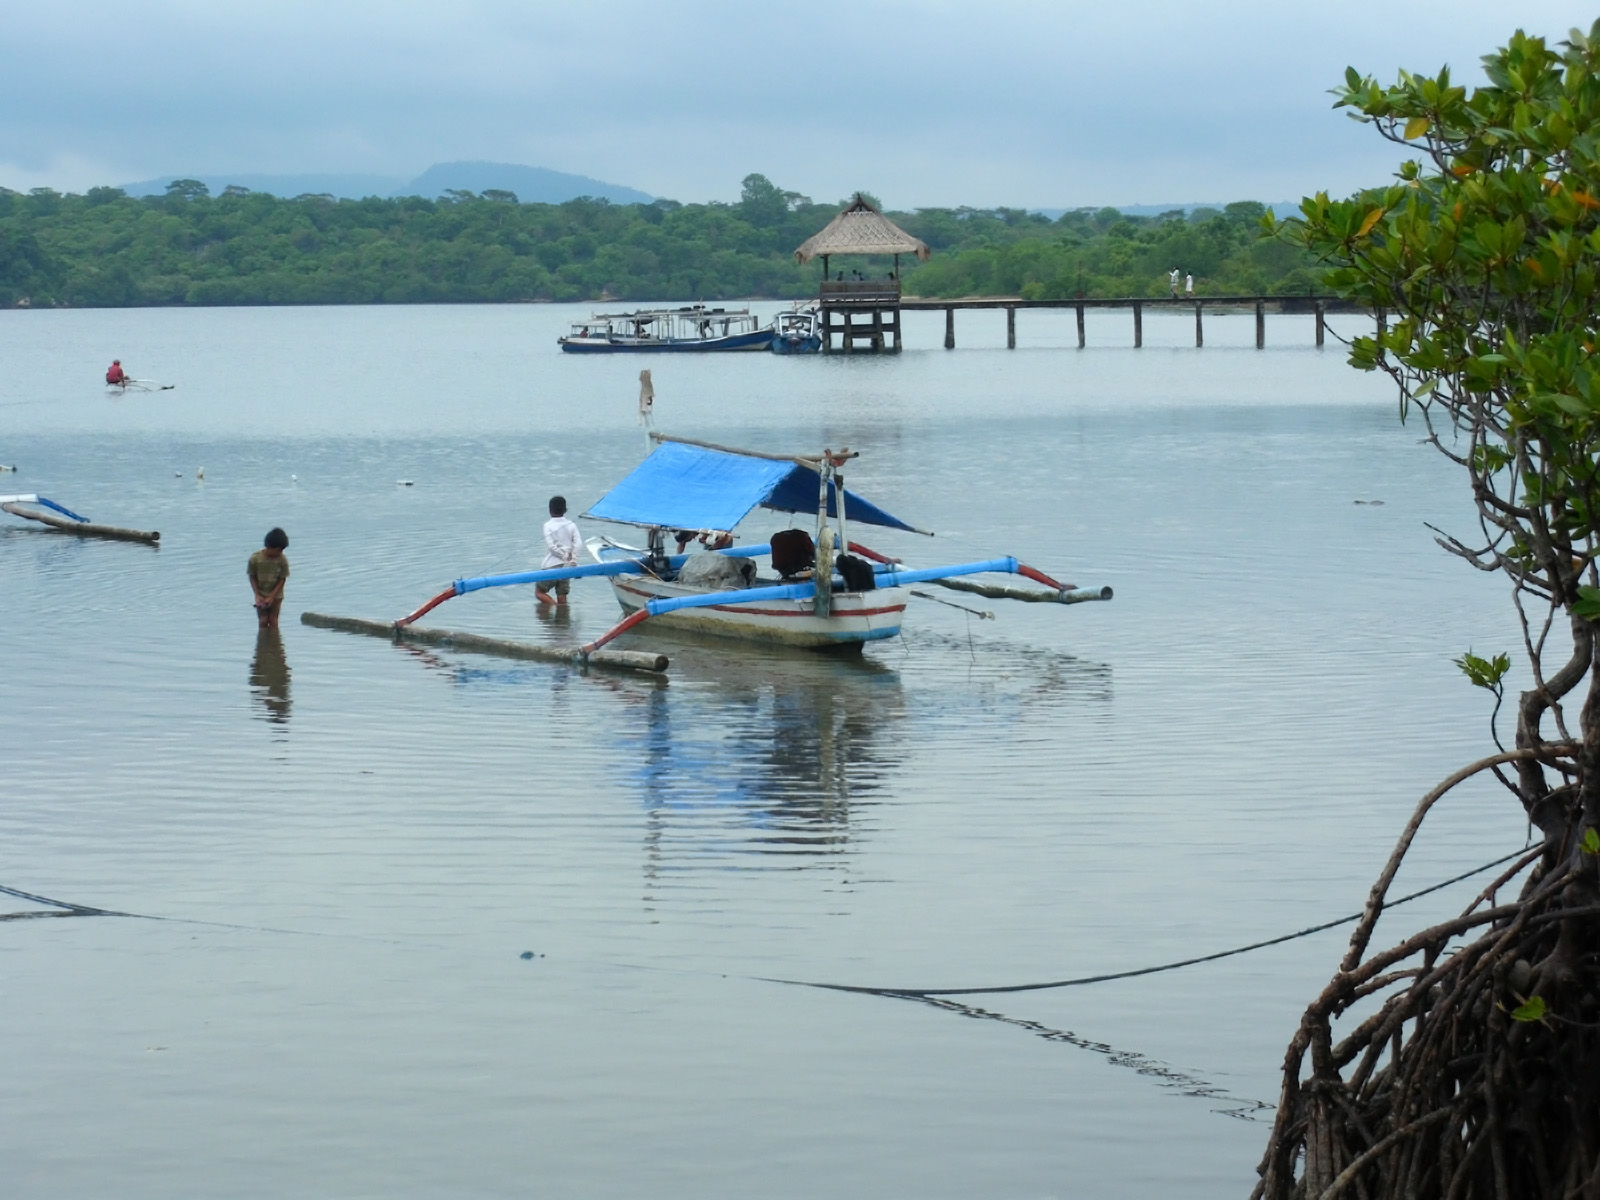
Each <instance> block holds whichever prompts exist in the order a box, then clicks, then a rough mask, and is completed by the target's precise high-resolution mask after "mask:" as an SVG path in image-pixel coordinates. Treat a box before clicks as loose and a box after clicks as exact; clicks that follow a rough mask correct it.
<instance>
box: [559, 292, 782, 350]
mask: <svg viewBox="0 0 1600 1200" xmlns="http://www.w3.org/2000/svg"><path fill="white" fill-rule="evenodd" d="M556 342H557V344H558V345H559V346H560V347H561V349H562V350H563V351H565V352H566V353H568V354H640V353H660V352H668V353H671V352H680V351H688V352H695V353H702V352H706V351H714V350H765V349H767V347H768V346H769V345H770V344H771V342H772V329H771V327H770V326H767V327H763V326H762V325H761V323H760V321H759V320H758V319H757V318H756V317H755V316H754V315H753V314H752V313H751V312H750V310H749V309H747V308H708V307H706V306H705V305H703V304H690V305H685V306H684V307H682V308H642V309H639V310H637V311H636V312H626V313H596V314H594V315H593V316H592V317H590V318H589V319H588V320H587V321H574V322H573V323H572V328H571V330H570V331H569V332H568V333H567V335H566V336H565V337H562V338H557V339H556Z"/></svg>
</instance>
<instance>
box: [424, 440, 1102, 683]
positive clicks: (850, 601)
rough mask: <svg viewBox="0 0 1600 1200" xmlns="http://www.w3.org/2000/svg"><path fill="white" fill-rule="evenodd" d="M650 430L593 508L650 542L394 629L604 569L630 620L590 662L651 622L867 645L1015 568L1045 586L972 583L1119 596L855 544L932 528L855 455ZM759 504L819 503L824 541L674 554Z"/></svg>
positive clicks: (518, 575) (1010, 593)
mask: <svg viewBox="0 0 1600 1200" xmlns="http://www.w3.org/2000/svg"><path fill="white" fill-rule="evenodd" d="M650 437H651V439H652V440H653V441H654V442H655V443H656V445H655V448H654V449H653V450H652V452H651V453H650V455H649V456H648V457H646V459H645V460H644V462H642V463H641V464H640V465H639V466H638V467H636V468H635V469H634V470H633V471H632V472H631V473H630V474H629V475H628V476H627V477H626V478H624V479H623V480H622V481H621V482H620V483H618V484H617V486H616V487H615V488H613V489H612V490H611V491H610V492H609V493H607V494H606V495H605V496H604V497H602V498H601V499H600V500H599V501H598V502H596V503H595V504H594V505H593V506H592V507H591V508H590V509H589V511H588V512H587V513H585V514H584V515H585V516H586V517H590V518H594V519H597V520H603V521H610V522H614V523H618V524H625V525H633V526H636V527H639V528H642V529H644V530H646V531H647V535H648V539H649V544H648V546H647V547H646V548H643V549H640V548H638V547H632V546H625V545H623V544H621V543H619V542H615V541H612V540H611V539H609V538H593V539H591V540H590V541H589V543H588V547H589V551H590V554H591V556H592V557H593V558H594V559H595V560H596V561H594V562H593V563H588V564H584V565H580V566H569V567H554V568H548V569H544V570H537V571H518V572H512V573H509V574H503V575H486V576H480V577H477V578H472V579H458V580H456V581H455V582H454V583H452V584H451V585H450V586H449V587H448V588H446V589H445V590H444V591H442V592H440V593H439V594H438V595H437V596H434V597H433V598H432V599H431V600H429V601H428V602H427V603H426V604H424V605H423V606H422V607H420V608H418V609H417V610H416V611H414V612H412V613H409V614H407V615H406V616H404V617H401V618H400V619H399V620H397V621H396V622H394V628H395V629H397V630H404V629H406V628H408V627H410V626H411V625H412V624H413V623H414V622H416V621H417V620H418V619H420V618H421V617H422V616H424V615H425V614H427V613H428V612H431V611H432V610H433V609H435V608H437V607H438V606H439V605H441V604H443V603H444V602H445V601H446V600H450V599H452V598H453V597H456V596H464V595H466V594H468V593H469V592H475V591H480V590H482V589H485V588H492V587H507V586H515V585H519V584H529V583H531V584H535V585H541V584H546V583H551V582H555V581H556V580H561V579H583V578H606V579H609V580H610V582H611V586H612V589H613V591H614V593H615V595H616V597H617V600H618V602H619V603H620V604H621V606H622V609H623V611H624V613H625V614H626V615H625V616H624V617H623V619H622V620H621V621H619V622H618V623H617V624H616V625H614V626H612V628H610V629H608V630H607V631H606V632H605V633H603V634H601V635H600V636H599V637H597V638H595V639H594V640H593V641H591V642H589V643H587V644H585V645H583V646H581V647H579V648H578V650H577V654H578V655H579V656H580V657H584V658H588V657H592V656H593V655H595V654H596V653H598V652H601V649H602V647H604V646H606V645H607V644H608V643H610V642H611V641H613V640H614V639H616V638H617V637H620V636H621V635H622V634H624V633H627V632H628V631H630V630H632V629H636V628H638V627H639V626H640V625H642V624H643V623H644V622H646V621H649V620H652V619H656V620H661V621H663V622H664V623H666V624H670V625H677V626H680V627H684V628H693V629H699V630H703V631H705V632H709V633H715V634H720V635H723V636H727V637H736V638H747V639H757V640H762V641H774V642H782V643H787V644H790V645H798V646H807V647H812V648H816V649H842V650H851V651H859V650H860V649H861V648H862V646H863V645H864V644H865V643H866V642H869V641H877V640H881V639H884V638H891V637H894V636H896V635H897V634H898V633H899V632H900V628H901V622H902V618H903V616H904V613H905V607H906V603H907V601H908V599H909V597H910V593H909V591H908V590H907V588H908V585H910V584H915V583H922V582H944V581H946V580H949V581H952V586H956V585H957V584H958V582H960V581H962V577H965V576H971V575H982V574H1010V575H1020V576H1022V577H1023V578H1025V579H1030V580H1032V581H1034V582H1035V583H1038V584H1041V585H1042V588H1043V590H1027V589H1020V588H1015V587H995V586H990V585H983V584H967V585H966V586H964V587H963V588H962V590H970V591H977V592H979V593H980V594H982V595H986V596H993V597H997V598H1005V599H1018V600H1042V601H1048V602H1050V603H1057V604H1077V603H1082V602H1085V601H1092V600H1109V599H1111V597H1112V591H1111V589H1110V588H1109V587H1104V588H1078V587H1076V586H1075V585H1073V584H1064V583H1060V582H1058V581H1057V580H1055V579H1053V578H1051V577H1050V576H1049V575H1046V574H1045V573H1044V572H1042V571H1039V570H1037V569H1036V568H1034V567H1030V566H1028V565H1027V564H1026V563H1022V562H1018V561H1017V559H1015V558H1012V557H1004V558H991V559H983V560H981V561H977V562H967V563H954V564H950V565H947V566H938V567H922V568H909V567H906V566H905V565H904V564H902V563H900V562H899V561H897V560H894V559H891V558H889V557H887V556H886V555H882V554H879V553H877V552H875V551H873V550H870V549H868V548H866V547H864V546H861V545H859V544H858V543H855V542H852V541H850V540H849V533H848V530H849V525H850V524H852V523H854V524H863V525H877V526H881V527H885V528H891V529H899V530H902V531H906V532H911V533H925V531H924V530H919V529H916V528H915V527H914V526H911V525H908V524H907V523H905V522H904V521H901V520H900V519H899V518H898V517H895V516H893V515H891V514H890V513H888V512H886V511H884V510H883V509H881V508H879V507H877V506H876V505H874V504H872V503H871V502H870V501H867V500H865V499H863V498H862V497H860V496H858V495H856V494H855V493H853V492H850V491H847V490H846V489H845V486H844V475H843V472H842V468H843V467H844V466H845V465H846V464H847V463H849V462H850V460H852V459H854V458H856V457H857V454H856V452H854V451H851V450H848V449H845V450H840V451H837V452H835V451H833V450H824V451H823V452H822V453H821V454H820V455H815V456H811V455H793V456H791V455H776V454H766V453H762V452H759V451H751V450H737V449H732V448H730V447H726V446H718V445H714V444H712V443H708V442H697V441H691V440H689V439H684V438H671V437H667V436H665V435H664V434H659V433H651V434H650ZM757 507H761V508H766V509H770V510H773V511H776V512H782V513H792V514H798V513H813V512H814V513H815V514H816V533H815V536H814V537H812V536H810V535H807V534H806V533H805V532H803V531H800V530H794V529H788V530H781V531H779V533H777V534H775V535H774V536H773V538H772V539H771V540H770V541H769V542H767V543H765V544H761V545H754V546H743V547H724V548H720V549H716V550H712V551H710V552H708V553H702V554H676V555H669V554H667V553H666V538H667V535H668V534H669V533H675V534H676V535H677V538H678V540H679V546H680V549H681V548H682V546H683V544H684V543H685V542H686V541H687V540H690V539H692V538H693V537H695V536H696V535H700V536H701V537H703V538H711V537H715V538H719V539H720V538H726V537H728V536H729V535H730V534H731V531H732V530H733V529H734V528H735V527H736V526H737V525H738V524H739V523H740V522H741V521H742V520H743V519H744V518H745V517H746V516H748V515H749V514H750V513H751V512H752V511H753V510H754V509H756V508H757ZM830 521H832V522H834V524H830V523H829V522H830ZM926 536H930V537H931V536H932V535H931V534H927V535H926ZM757 558H766V559H769V560H770V565H771V574H770V575H769V576H765V577H763V576H760V575H758V574H757V572H756V570H755V566H754V563H753V562H751V561H750V560H753V559H757ZM719 579H721V580H732V579H737V581H738V582H736V583H733V584H731V585H730V584H729V583H727V582H718V580H719Z"/></svg>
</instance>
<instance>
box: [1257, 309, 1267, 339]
mask: <svg viewBox="0 0 1600 1200" xmlns="http://www.w3.org/2000/svg"><path fill="white" fill-rule="evenodd" d="M1266 345H1267V306H1266V303H1265V302H1264V301H1261V300H1257V301H1256V349H1257V350H1262V349H1265V348H1266Z"/></svg>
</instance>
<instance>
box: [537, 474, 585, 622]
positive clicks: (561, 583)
mask: <svg viewBox="0 0 1600 1200" xmlns="http://www.w3.org/2000/svg"><path fill="white" fill-rule="evenodd" d="M581 544H582V543H581V541H580V539H579V537H578V527H577V526H576V525H574V524H573V523H572V522H571V521H569V520H567V500H566V497H565V496H551V497H550V519H549V520H548V521H546V522H545V523H544V545H545V556H544V562H543V564H541V565H542V567H543V569H545V570H549V569H550V568H551V567H575V566H577V565H578V547H579V546H580V545H581ZM571 589H572V581H571V580H570V579H557V580H555V581H554V582H553V583H552V584H550V585H549V588H548V590H546V585H544V584H538V585H536V586H535V587H534V589H533V595H534V598H535V599H536V600H538V601H539V603H540V604H565V603H566V602H567V593H568V592H569V591H570V590H571ZM552 591H553V592H555V595H554V596H551V595H550V592H552Z"/></svg>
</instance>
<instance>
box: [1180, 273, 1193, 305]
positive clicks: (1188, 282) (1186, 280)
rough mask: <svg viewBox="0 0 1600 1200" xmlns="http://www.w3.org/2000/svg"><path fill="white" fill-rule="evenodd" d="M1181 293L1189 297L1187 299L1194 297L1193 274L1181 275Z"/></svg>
mask: <svg viewBox="0 0 1600 1200" xmlns="http://www.w3.org/2000/svg"><path fill="white" fill-rule="evenodd" d="M1183 294H1184V295H1185V296H1187V297H1189V299H1191V300H1193V299H1194V276H1193V275H1185V276H1184V277H1183Z"/></svg>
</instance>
